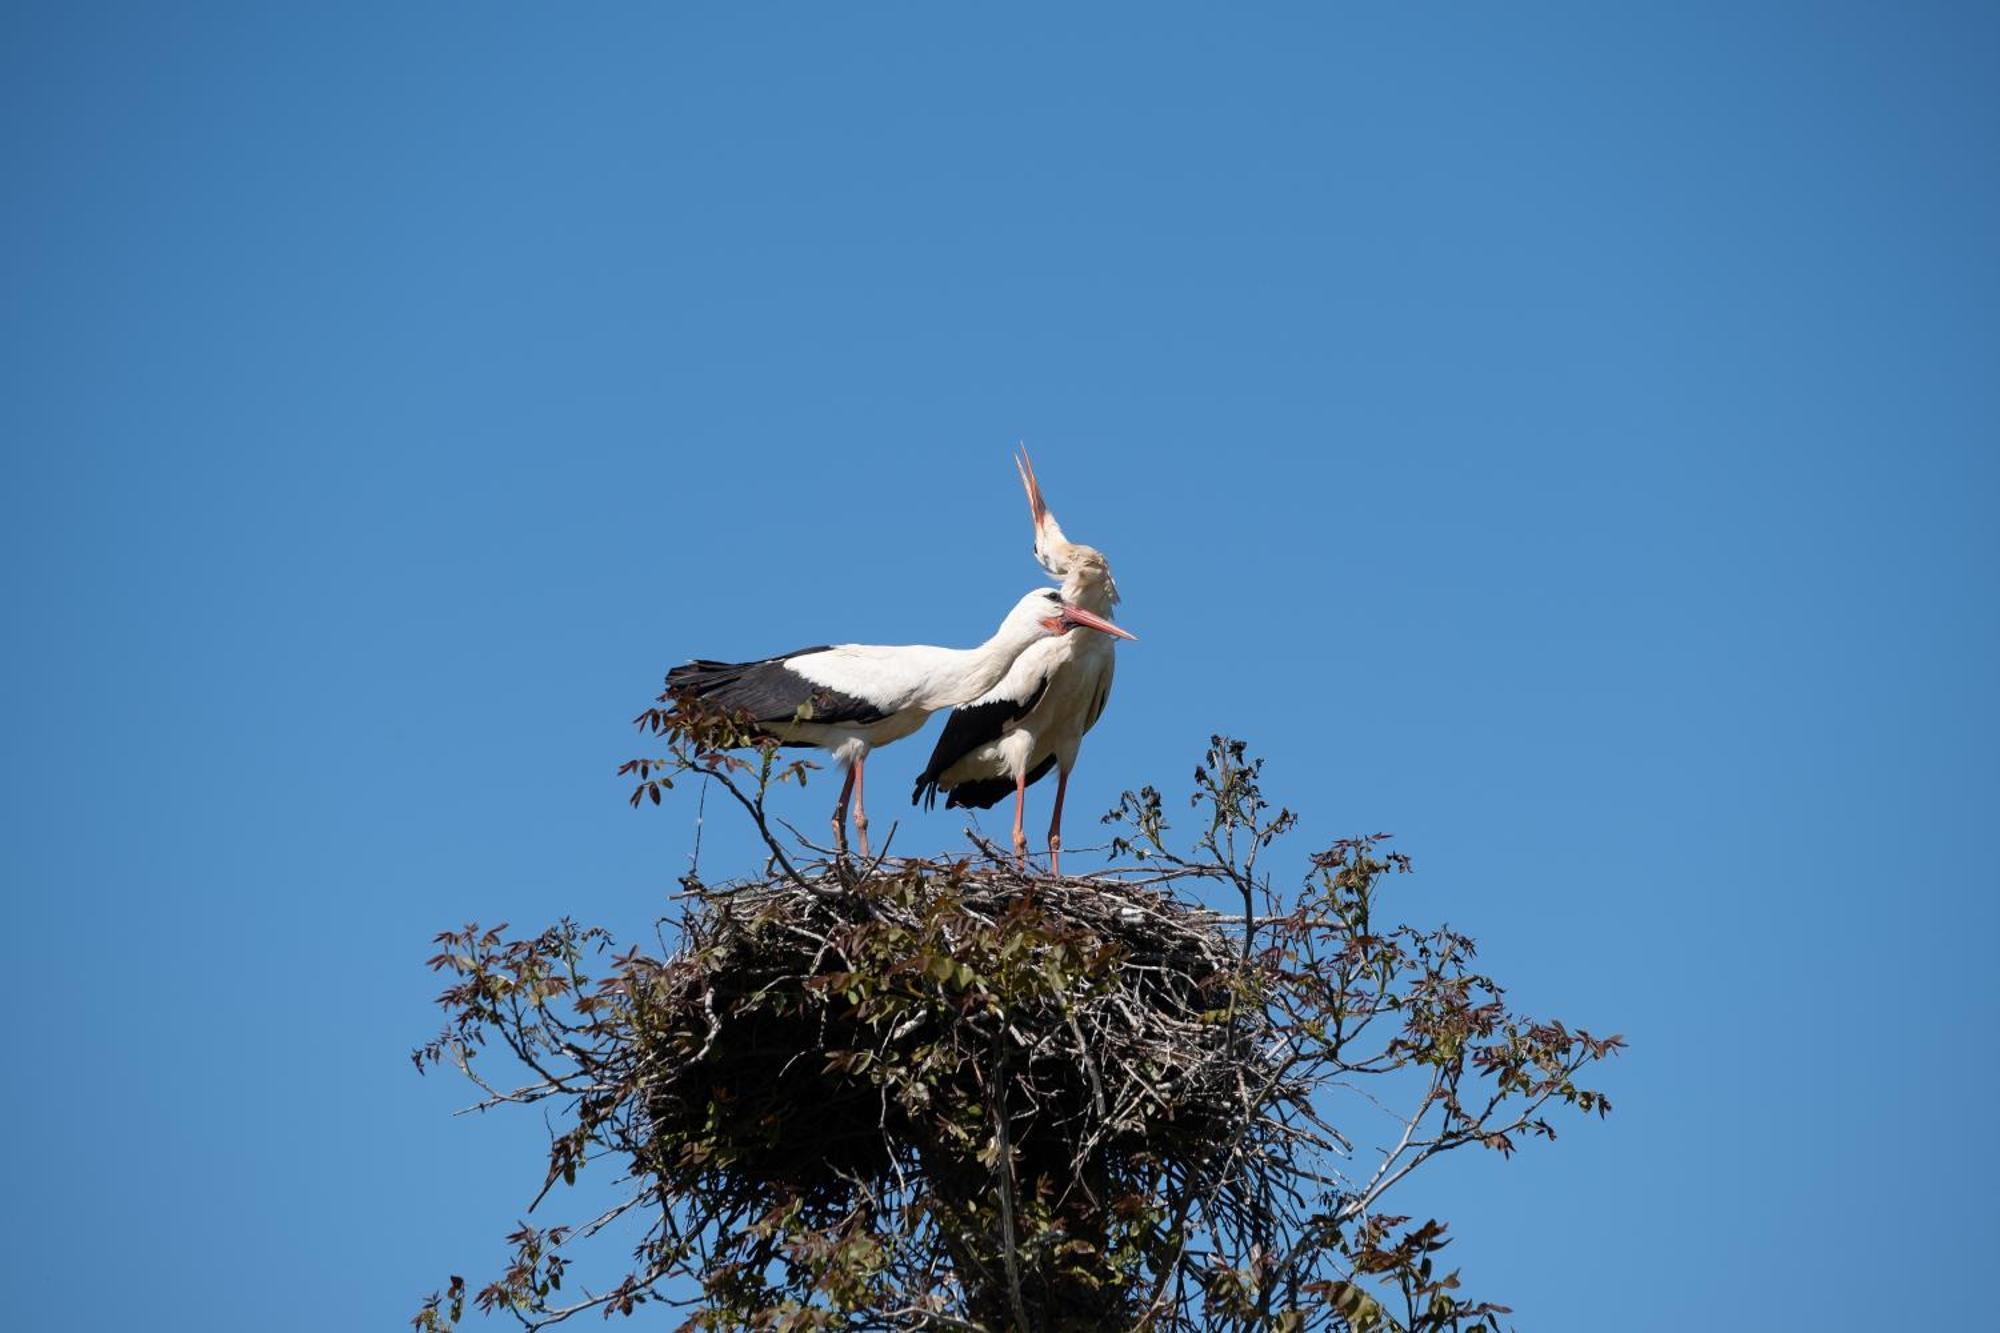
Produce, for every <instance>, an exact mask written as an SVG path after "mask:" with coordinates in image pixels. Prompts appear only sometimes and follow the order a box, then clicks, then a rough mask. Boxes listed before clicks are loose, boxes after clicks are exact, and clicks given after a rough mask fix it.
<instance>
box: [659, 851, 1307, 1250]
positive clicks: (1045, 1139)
mask: <svg viewBox="0 0 2000 1333" xmlns="http://www.w3.org/2000/svg"><path fill="white" fill-rule="evenodd" d="M690 899H691V901H690V910H689V912H688V914H687V917H686V920H685V921H684V923H683V932H684V933H683V943H682V947H681V948H680V949H679V951H678V952H677V954H676V956H675V957H674V958H673V959H672V960H670V961H669V962H668V963H667V964H666V965H664V966H663V967H661V968H660V969H659V970H658V971H657V972H655V973H654V974H653V980H652V983H651V984H650V985H648V986H644V987H640V988H638V989H637V990H636V992H635V993H634V994H633V999H634V1002H635V1008H634V1012H633V1020H634V1022H635V1025H636V1030H637V1033H638V1035H639V1036H640V1038H641V1042H642V1045H643V1046H644V1048H645V1049H644V1051H643V1053H642V1058H645V1059H646V1061H647V1063H649V1064H650V1065H651V1069H650V1070H649V1071H648V1075H647V1076H646V1077H645V1078H644V1080H643V1083H644V1086H645V1087H646V1097H645V1105H646V1109H647V1112H648V1114H649V1116H650V1120H651V1129H652V1141H653V1147H654V1149H655V1155H654V1157H653V1160H652V1162H651V1163H650V1165H651V1166H652V1168H653V1169H654V1170H655V1171H657V1172H659V1173H660V1174H661V1175H662V1176H664V1177H666V1178H670V1179H671V1178H679V1179H680V1180H682V1181H683V1182H688V1183H691V1182H689V1176H690V1174H692V1175H697V1176H700V1177H703V1178H705V1180H706V1183H707V1184H708V1186H709V1187H710V1188H722V1189H727V1190H729V1191H730V1192H732V1193H734V1192H737V1191H746V1190H747V1191H749V1192H750V1193H752V1194H754V1195H759V1196H763V1198H762V1202H764V1203H765V1204H768V1205H770V1206H774V1207H775V1206H780V1205H784V1204H797V1205H799V1206H801V1207H803V1208H805V1209H807V1210H808V1211H818V1210H820V1209H832V1210H836V1211H838V1212H841V1213H845V1212H847V1211H849V1210H850V1209H852V1208H853V1206H854V1200H855V1198H856V1194H857V1190H858V1191H859V1192H861V1193H863V1194H867V1195H873V1196H878V1197H882V1196H887V1195H889V1194H891V1193H892V1185H893V1182H894V1181H895V1180H898V1179H900V1178H901V1176H900V1172H901V1170H902V1169H903V1168H904V1167H905V1166H910V1167H916V1168H919V1169H920V1170H921V1172H922V1175H923V1177H924V1178H925V1180H926V1183H927V1188H929V1189H931V1190H938V1191H943V1192H944V1193H946V1194H947V1195H949V1194H953V1193H958V1192H959V1191H960V1190H962V1191H963V1196H964V1197H966V1198H967V1199H968V1200H969V1199H971V1198H974V1197H977V1196H980V1195H984V1196H987V1197H990V1196H991V1194H992V1191H993V1186H994V1174H993V1165H994V1163H993V1160H992V1159H993V1152H994V1149H993V1147H992V1144H993V1142H994V1140H995V1136H996V1132H997V1133H998V1135H999V1136H1000V1139H1001V1141H1003V1142H1005V1143H1007V1145H1008V1151H1009V1152H1010V1153H1011V1154H1012V1157H1013V1161H1014V1162H1015V1163H1016V1166H1015V1170H1016V1171H1017V1172H1018V1174H1019V1176H1020V1177H1021V1183H1020V1186H1019V1187H1020V1188H1021V1189H1022V1190H1023V1191H1024V1192H1025V1193H1029V1194H1033V1193H1035V1192H1037V1191H1039V1192H1040V1193H1041V1194H1043V1195H1044V1196H1048V1195H1050V1194H1051V1192H1053V1193H1054V1194H1056V1195H1068V1194H1070V1193H1072V1192H1073V1190H1074V1187H1075V1186H1076V1185H1077V1184H1078V1183H1079V1182H1084V1188H1085V1189H1086V1190H1087V1191H1092V1192H1095V1191H1094V1190H1093V1187H1092V1185H1091V1184H1090V1183H1089V1182H1102V1183H1105V1184H1111V1183H1114V1182H1115V1181H1116V1180H1117V1179H1118V1178H1119V1177H1121V1176H1127V1170H1126V1168H1128V1167H1132V1166H1133V1165H1134V1164H1135V1163H1136V1164H1139V1165H1141V1166H1142V1167H1144V1168H1145V1170H1143V1171H1142V1172H1141V1174H1145V1173H1147V1172H1157V1171H1158V1170H1160V1169H1162V1168H1163V1167H1164V1168H1166V1169H1172V1168H1173V1166H1174V1165H1175V1164H1176V1163H1177V1162H1178V1163H1180V1164H1181V1165H1182V1166H1184V1167H1189V1168H1192V1167H1193V1166H1194V1165H1195V1164H1198V1163H1199V1162H1201V1161H1202V1160H1203V1158H1204V1155H1205V1154H1208V1153H1210V1152H1212V1151H1214V1150H1215V1148H1216V1146H1217V1145H1219V1144H1223V1143H1228V1142H1232V1141H1239V1140H1240V1135H1239V1131H1240V1130H1241V1129H1243V1128H1244V1120H1245V1118H1246V1116H1248V1115H1250V1114H1252V1112H1251V1111H1250V1106H1251V1104H1252V1102H1253V1100H1256V1099H1255V1098H1253V1097H1252V1096H1250V1095H1249V1092H1248V1090H1250V1089H1253V1088H1256V1089H1258V1090H1259V1091H1260V1092H1264V1093H1268V1091H1269V1087H1268V1084H1267V1083H1266V1082H1265V1078H1266V1074H1267V1072H1268V1071H1269V1070H1270V1069H1271V1065H1270V1063H1269V1059H1268V1056H1267V1054H1266V1047H1267V1044H1268V1041H1269V1038H1270V1033H1269V1030H1268V1026H1267V1021H1266V1019H1265V1016H1264V1013H1263V1009H1262V1006H1261V1005H1260V1004H1259V1002H1258V996H1257V995H1256V994H1255V993H1254V986H1253V983H1251V982H1250V981H1248V980H1247V978H1248V977H1249V976H1250V972H1249V971H1248V970H1247V969H1246V968H1245V967H1244V964H1243V948H1242V942H1241V939H1240V938H1238V937H1237V935H1236V933H1235V932H1234V931H1233V930H1232V929H1230V928H1228V927H1227V926H1226V925H1225V924H1224V922H1223V921H1222V919H1221V918H1219V917H1218V916H1217V915H1216V914H1214V913H1212V912H1209V911H1206V910H1204V909H1201V908H1198V907H1194V906H1191V905H1189V904H1187V903H1185V902H1182V901H1181V900H1179V899H1178V898H1176V897H1175V896H1174V895H1173V893H1172V892H1171V890H1170V888H1169V887H1168V886H1167V885H1166V884H1164V883H1161V882H1158V881H1155V882H1151V883H1134V882H1125V881H1120V880H1117V879H1114V878H1110V877H1093V878H1088V879H1057V878H1051V877H1047V876H1043V875H1035V874H1027V873H1023V872H1020V871H1017V870H1016V869H1014V868H1013V867H1011V866H1010V865H1008V864H1006V863H1005V862H1003V861H997V860H988V861H985V862H966V861H960V862H956V863H939V862H927V861H903V862H894V863H890V864H888V865H886V866H881V867H877V868H876V870H875V872H874V873H873V874H870V875H867V876H855V875H851V874H840V873H838V872H837V871H836V870H835V869H834V868H831V867H828V868H825V869H824V870H823V871H822V873H818V874H815V873H811V872H810V871H807V872H805V873H801V874H800V875H798V876H796V877H793V876H789V875H781V876H778V877H776V878H773V879H771V880H769V881H766V882H759V883H749V884H740V885H735V886H732V887H728V888H720V889H711V888H704V889H698V890H696V891H695V892H694V893H692V894H691V895H690ZM1260 1085H1261V1086H1260ZM1265 1104H1266V1105H1268V1102H1266V1103H1265ZM1003 1111H1004V1123H1002V1122H1001V1121H1000V1120H999V1119H997V1118H996V1117H998V1116H1000V1114H1001V1113H1002V1112H1003ZM1128 1178H1129V1177H1128ZM954 1184H956V1185H957V1186H958V1189H954ZM738 1200H739V1202H747V1200H745V1199H744V1197H743V1195H741V1194H738ZM1050 1201H1051V1202H1052V1203H1053V1204H1054V1205H1055V1206H1056V1207H1057V1210H1058V1211H1060V1209H1061V1203H1060V1200H1059V1199H1051V1200H1050ZM1096 1202H1102V1201H1101V1200H1099V1201H1096ZM1093 1207H1095V1204H1093Z"/></svg>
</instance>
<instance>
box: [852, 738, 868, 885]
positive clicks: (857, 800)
mask: <svg viewBox="0 0 2000 1333" xmlns="http://www.w3.org/2000/svg"><path fill="white" fill-rule="evenodd" d="M867 762H868V756H867V755H865V754H864V755H862V756H861V757H860V758H859V759H857V760H855V761H854V769H853V774H852V775H853V778H854V836H855V837H856V838H858V839H860V841H861V859H862V860H864V861H865V860H867V859H868V812H867V811H866V810H864V809H862V808H861V784H862V782H863V781H865V779H864V778H863V776H862V772H861V769H862V766H863V765H865V764H866V763H867Z"/></svg>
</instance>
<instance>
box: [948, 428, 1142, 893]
mask: <svg viewBox="0 0 2000 1333" xmlns="http://www.w3.org/2000/svg"><path fill="white" fill-rule="evenodd" d="M1017 466H1018V467H1019V468H1020V471H1021V484H1022V485H1023V486H1024V487H1025V488H1026V489H1027V492H1028V506H1029V509H1030V511H1031V512H1032V514H1033V516H1034V520H1035V559H1036V560H1037V561H1038V562H1039V563H1040V564H1041V566H1042V567H1043V568H1044V569H1046V570H1048V572H1049V573H1051V574H1053V575H1055V576H1056V577H1057V578H1060V579H1061V580H1062V581H1063V600H1064V601H1065V602H1067V603H1072V604H1074V605H1077V606H1079V607H1082V608H1084V609H1086V610H1088V611H1090V612H1092V613H1094V614H1095V615H1097V616H1100V617H1103V618H1105V619H1109V617H1110V615H1111V608H1112V606H1113V605H1114V604H1116V602H1117V601H1118V585H1117V583H1116V582H1114V581H1113V580H1112V577H1111V567H1110V565H1109V564H1108V563H1106V561H1105V559H1104V556H1103V554H1102V553H1101V552H1099V551H1097V550H1094V549H1093V548H1091V547H1088V546H1084V545H1082V544H1080V543H1077V542H1072V541H1070V540H1069V539H1068V538H1066V537H1065V536H1064V535H1063V530H1062V527H1061V526H1060V525H1059V524H1058V523H1057V522H1056V519H1055V515H1054V514H1052V513H1050V512H1049V508H1048V505H1047V504H1046V503H1045V502H1044V501H1043V499H1042V493H1041V487H1040V485H1039V484H1038V483H1037V482H1036V480H1035V473H1034V467H1033V465H1032V464H1031V463H1030V462H1029V461H1028V457H1027V453H1026V451H1025V450H1024V451H1023V452H1022V455H1021V457H1020V459H1019V461H1018V463H1017ZM1117 661H1118V658H1117V650H1116V646H1115V645H1114V644H1113V643H1112V642H1111V640H1110V639H1109V638H1106V637H1105V636H1103V635H1100V634H1064V635H1062V636H1061V637H1060V638H1055V639H1049V640H1045V641H1043V642H1041V643H1037V644H1035V645H1033V646H1032V647H1030V648H1029V649H1028V650H1026V651H1025V652H1023V653H1022V654H1021V656H1020V657H1019V658H1017V659H1016V660H1015V662H1014V665H1013V667H1012V668H1011V669H1010V670H1009V671H1008V672H1007V674H1006V676H1004V677H1003V678H1002V679H1001V681H1000V683H999V684H998V685H996V686H995V687H994V688H993V689H992V690H990V691H988V692H987V693H986V694H984V695H982V696H980V697H979V698H978V699H976V700H974V701H973V702H972V703H970V704H967V705H965V706H963V707H960V708H957V709H955V710H954V711H953V712H952V714H951V717H950V718H949V719H948V720H947V721H946V723H945V728H944V733H943V734H942V735H941V736H939V737H938V743H937V745H936V747H935V748H934V749H933V750H932V751H931V759H930V763H929V764H928V765H927V766H926V767H925V769H924V772H923V775H922V776H921V777H919V778H918V779H917V787H916V791H915V793H914V794H913V795H912V796H911V800H912V801H913V802H914V801H918V800H922V801H924V802H925V803H926V805H929V804H931V803H934V802H935V801H936V800H937V795H938V793H939V792H940V791H942V792H945V793H946V796H945V806H946V807H947V808H950V807H952V806H963V807H971V808H975V809H980V810H985V809H990V808H991V807H993V806H995V805H997V804H999V803H1000V802H1001V801H1002V800H1004V799H1006V797H1007V796H1008V795H1009V794H1012V795H1013V797H1014V854H1015V855H1016V856H1018V857H1020V858H1022V859H1023V860H1024V861H1025V860H1026V858H1027V848H1028V837H1027V834H1026V832H1025V831H1024V830H1023V829H1022V821H1023V819H1024V818H1025V814H1026V807H1027V791H1028V787H1029V786H1030V785H1031V784H1033V783H1035V782H1039V781H1040V780H1041V779H1042V778H1043V777H1045V776H1047V774H1048V772H1049V770H1050V769H1054V770H1055V773H1056V799H1055V806H1054V809H1053V810H1052V812H1051V814H1050V818H1049V870H1050V873H1052V874H1061V873H1062V860H1061V858H1062V810H1063V798H1064V796H1066V795H1067V794H1068V792H1069V775H1070V770H1071V769H1073V768H1075V767H1076V759H1077V753H1078V751H1079V750H1080V749H1081V748H1082V745H1083V737H1084V733H1085V732H1087V731H1089V730H1090V729H1091V728H1092V727H1093V726H1095V725H1097V719H1098V718H1099V717H1101V716H1102V715H1103V713H1104V705H1105V702H1106V701H1107V700H1108V699H1109V698H1110V697H1111V677H1112V673H1113V671H1114V670H1115V669H1116V667H1117Z"/></svg>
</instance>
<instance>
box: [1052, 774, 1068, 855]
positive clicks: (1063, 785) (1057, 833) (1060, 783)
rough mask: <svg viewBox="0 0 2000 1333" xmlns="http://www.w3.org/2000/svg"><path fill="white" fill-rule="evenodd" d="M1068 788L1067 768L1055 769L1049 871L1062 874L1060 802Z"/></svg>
mask: <svg viewBox="0 0 2000 1333" xmlns="http://www.w3.org/2000/svg"><path fill="white" fill-rule="evenodd" d="M1068 790H1069V770H1068V769H1066V768H1058V769H1056V812H1055V813H1054V814H1053V815H1051V816H1049V873H1050V874H1051V875H1060V874H1062V802H1063V793H1064V792H1066V791H1068Z"/></svg>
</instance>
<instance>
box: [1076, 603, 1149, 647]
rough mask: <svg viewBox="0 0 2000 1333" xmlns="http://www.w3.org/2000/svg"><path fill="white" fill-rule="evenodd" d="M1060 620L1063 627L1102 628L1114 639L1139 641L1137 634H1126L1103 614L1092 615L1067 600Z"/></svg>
mask: <svg viewBox="0 0 2000 1333" xmlns="http://www.w3.org/2000/svg"><path fill="white" fill-rule="evenodd" d="M1062 620H1063V626H1064V628H1068V627H1069V626H1071V625H1082V626H1084V627H1086V628H1088V629H1094V630H1102V631H1103V632H1104V633H1106V634H1109V635H1110V636H1111V637H1112V638H1114V639H1130V640H1132V642H1134V643H1137V642H1138V641H1139V636H1138V635H1136V634H1128V633H1126V632H1125V631H1124V630H1122V629H1119V628H1118V627H1117V626H1116V625H1114V624H1112V623H1111V622H1110V621H1108V620H1106V619H1105V618H1104V617H1103V616H1094V615H1092V614H1091V613H1090V612H1088V611H1086V610H1084V609H1083V608H1082V607H1080V606H1071V605H1070V604H1069V603H1068V602H1064V603H1063V609H1062Z"/></svg>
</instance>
